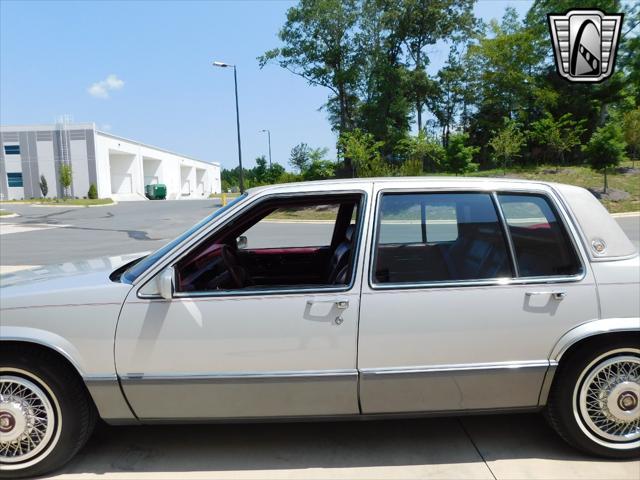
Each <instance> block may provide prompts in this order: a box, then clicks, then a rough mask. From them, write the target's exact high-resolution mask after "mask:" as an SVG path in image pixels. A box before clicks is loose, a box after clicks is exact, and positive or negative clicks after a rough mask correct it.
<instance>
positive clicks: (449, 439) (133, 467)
mask: <svg viewBox="0 0 640 480" xmlns="http://www.w3.org/2000/svg"><path fill="white" fill-rule="evenodd" d="M4 208H10V209H11V210H12V211H14V212H16V213H19V214H20V215H21V216H20V217H16V218H3V219H0V265H1V266H2V267H3V268H11V267H20V266H26V265H44V264H49V263H58V262H65V261H69V260H74V259H81V258H92V257H97V256H101V255H105V254H109V255H118V254H124V253H131V252H137V251H147V250H154V249H156V248H158V247H160V246H161V245H163V244H164V243H166V242H167V241H168V240H169V239H171V238H173V237H175V236H176V235H178V234H179V233H181V232H182V231H184V230H186V229H187V228H189V227H190V226H191V225H192V224H193V223H195V222H196V221H197V220H199V219H200V218H202V217H204V216H205V215H208V214H209V213H210V212H212V211H213V210H214V209H215V208H217V205H216V204H215V202H214V201H213V200H202V201H174V202H171V201H165V202H134V203H121V204H118V205H113V206H107V207H99V208H65V207H35V206H29V205H11V206H10V207H6V206H5V207H4ZM617 221H618V222H619V223H620V224H621V225H622V227H623V228H624V230H625V231H626V232H627V235H629V237H630V238H631V239H632V240H633V241H634V243H635V244H636V246H638V247H639V248H640V217H638V216H635V217H625V218H618V219H617ZM278 228H282V225H281V226H279V227H278ZM311 228H314V227H311ZM318 228H322V227H321V226H319V227H318ZM53 478H69V479H73V478H77V479H80V478H83V479H84V478H96V479H97V478H100V479H147V478H154V479H200V478H207V479H217V478H235V479H264V478H276V479H290V478H305V479H307V478H313V479H325V478H367V479H368V478H372V479H373V478H386V479H404V478H412V479H415V478H436V479H461V478H465V479H466V478H472V479H476V478H477V479H524V478H530V479H574V478H575V479H633V480H638V479H640V461H607V460H601V459H596V458H591V457H588V456H585V455H582V454H580V453H578V452H576V451H575V450H573V449H572V448H571V447H569V446H567V445H566V444H565V443H564V442H563V441H562V440H560V439H559V438H558V437H557V436H556V435H555V433H554V432H552V431H551V429H550V428H549V427H548V426H547V425H546V423H545V422H544V420H543V419H542V417H541V416H539V415H537V414H520V415H503V416H479V417H461V418H426V419H418V420H393V421H391V420H387V421H376V422H339V423H333V422H330V423H293V424H271V423H262V424H253V425H232V424H222V425H191V426H152V427H149V426H145V427H109V426H106V425H100V426H99V428H98V429H97V431H96V433H95V434H94V436H93V437H92V438H91V440H90V441H89V443H88V445H87V446H86V448H85V449H83V451H82V452H81V453H80V454H79V455H78V456H77V457H76V458H75V459H74V460H73V461H72V462H71V463H70V464H69V465H68V466H67V467H65V469H64V470H63V471H61V472H58V473H57V474H56V476H54V477H53Z"/></svg>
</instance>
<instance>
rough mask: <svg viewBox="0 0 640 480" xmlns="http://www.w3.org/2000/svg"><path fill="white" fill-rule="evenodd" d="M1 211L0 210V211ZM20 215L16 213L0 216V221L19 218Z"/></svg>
mask: <svg viewBox="0 0 640 480" xmlns="http://www.w3.org/2000/svg"><path fill="white" fill-rule="evenodd" d="M0 210H1V209H0ZM19 216H20V215H19V214H17V213H12V214H10V215H0V220H2V219H3V218H16V217H19Z"/></svg>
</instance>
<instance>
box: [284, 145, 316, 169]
mask: <svg viewBox="0 0 640 480" xmlns="http://www.w3.org/2000/svg"><path fill="white" fill-rule="evenodd" d="M310 154H311V149H310V148H309V145H307V144H306V143H299V144H298V145H296V146H295V147H293V148H292V149H291V155H290V156H289V165H291V166H292V167H293V168H295V169H297V170H298V173H304V172H305V171H306V170H307V168H308V167H309V163H310V162H311V158H310Z"/></svg>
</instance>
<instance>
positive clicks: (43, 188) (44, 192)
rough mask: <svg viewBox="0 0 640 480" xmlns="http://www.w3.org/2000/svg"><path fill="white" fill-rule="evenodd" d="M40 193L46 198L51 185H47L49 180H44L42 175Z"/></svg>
mask: <svg viewBox="0 0 640 480" xmlns="http://www.w3.org/2000/svg"><path fill="white" fill-rule="evenodd" d="M40 192H41V193H42V196H43V197H46V196H47V193H49V185H48V184H47V179H46V178H44V175H40Z"/></svg>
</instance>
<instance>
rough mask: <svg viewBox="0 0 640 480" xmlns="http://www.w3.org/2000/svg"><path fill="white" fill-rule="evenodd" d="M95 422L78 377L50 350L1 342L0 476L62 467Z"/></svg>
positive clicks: (21, 475)
mask: <svg viewBox="0 0 640 480" xmlns="http://www.w3.org/2000/svg"><path fill="white" fill-rule="evenodd" d="M23 350H24V349H23ZM94 423H95V408H94V406H93V404H92V403H91V401H90V400H89V398H88V397H87V393H86V391H85V389H84V386H83V385H82V382H81V381H80V379H79V378H78V377H77V375H75V372H71V371H69V368H68V366H67V365H65V364H64V363H63V362H62V361H60V360H59V359H58V358H57V357H56V356H55V355H52V354H49V353H48V352H44V351H32V352H29V353H26V354H25V353H24V352H20V351H19V350H18V349H14V348H11V347H4V346H3V347H2V353H1V354H0V478H18V477H26V476H37V475H42V474H44V473H47V472H49V471H51V470H55V469H57V468H59V467H61V466H62V465H64V464H65V463H66V462H67V461H68V460H69V459H70V458H71V457H72V456H73V455H74V454H75V453H76V452H77V451H78V450H79V449H80V448H81V447H82V446H83V445H84V443H85V442H86V440H87V439H88V438H89V436H90V434H91V431H92V429H93V425H94Z"/></svg>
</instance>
